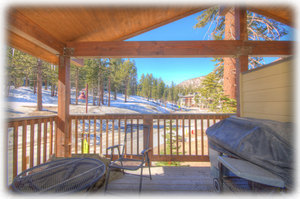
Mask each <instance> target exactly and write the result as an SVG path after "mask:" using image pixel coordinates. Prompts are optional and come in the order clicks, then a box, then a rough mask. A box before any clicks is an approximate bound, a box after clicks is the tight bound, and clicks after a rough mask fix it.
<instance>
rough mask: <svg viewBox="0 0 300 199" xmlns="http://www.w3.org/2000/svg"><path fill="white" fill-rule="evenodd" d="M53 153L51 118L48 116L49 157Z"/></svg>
mask: <svg viewBox="0 0 300 199" xmlns="http://www.w3.org/2000/svg"><path fill="white" fill-rule="evenodd" d="M52 153H53V118H52V117H51V118H50V134H49V158H50V157H51V156H52Z"/></svg>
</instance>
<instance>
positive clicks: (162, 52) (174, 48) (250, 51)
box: [67, 40, 293, 58]
mask: <svg viewBox="0 0 300 199" xmlns="http://www.w3.org/2000/svg"><path fill="white" fill-rule="evenodd" d="M292 44H293V42H291V41H238V40H214V41H113V42H70V43H67V47H70V48H74V54H73V56H74V57H110V58H113V57H119V58H159V57H230V56H237V55H249V56H289V55H292V53H293V49H292Z"/></svg>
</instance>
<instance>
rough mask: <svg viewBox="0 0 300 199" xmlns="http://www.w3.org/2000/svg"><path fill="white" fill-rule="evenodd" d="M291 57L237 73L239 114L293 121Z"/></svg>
mask: <svg viewBox="0 0 300 199" xmlns="http://www.w3.org/2000/svg"><path fill="white" fill-rule="evenodd" d="M293 91H294V81H293V59H292V58H286V59H284V60H281V61H278V62H276V63H271V64H269V65H266V66H264V67H261V68H258V69H254V70H250V71H247V72H245V73H243V74H242V75H241V116H242V117H252V118H259V119H269V120H275V121H281V122H292V120H293V103H294V98H293Z"/></svg>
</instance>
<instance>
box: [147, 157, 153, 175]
mask: <svg viewBox="0 0 300 199" xmlns="http://www.w3.org/2000/svg"><path fill="white" fill-rule="evenodd" d="M147 162H148V167H149V175H150V180H152V177H151V169H150V160H149V157H148V155H147Z"/></svg>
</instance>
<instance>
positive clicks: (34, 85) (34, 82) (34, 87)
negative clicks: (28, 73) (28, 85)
mask: <svg viewBox="0 0 300 199" xmlns="http://www.w3.org/2000/svg"><path fill="white" fill-rule="evenodd" d="M33 94H36V80H33Z"/></svg>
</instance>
